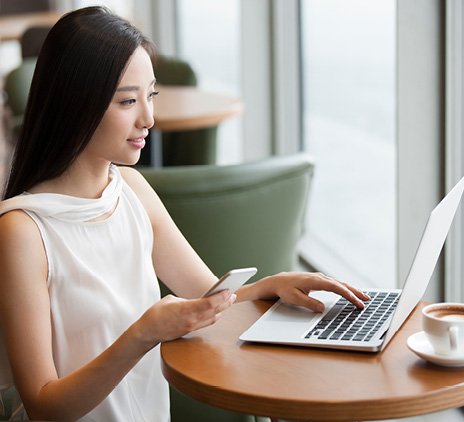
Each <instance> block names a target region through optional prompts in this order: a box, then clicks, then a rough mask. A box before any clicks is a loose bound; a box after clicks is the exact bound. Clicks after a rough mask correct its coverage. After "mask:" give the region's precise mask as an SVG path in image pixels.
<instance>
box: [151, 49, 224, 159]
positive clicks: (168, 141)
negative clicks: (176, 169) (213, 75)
mask: <svg viewBox="0 0 464 422" xmlns="http://www.w3.org/2000/svg"><path fill="white" fill-rule="evenodd" d="M154 72H155V76H156V80H157V82H158V83H160V84H162V85H181V86H196V85H197V76H196V74H195V71H194V70H193V68H192V67H191V66H190V64H189V63H187V62H186V61H184V60H181V59H179V58H176V57H170V56H163V55H159V56H158V57H157V60H156V63H155V65H154ZM155 121H156V117H155ZM155 127H156V123H155ZM161 139H162V151H163V166H180V165H192V164H193V165H194V164H214V163H216V151H217V147H216V143H217V126H213V127H209V128H203V129H194V130H184V131H163V132H162V133H161ZM142 154H144V152H142ZM145 164H146V162H145Z"/></svg>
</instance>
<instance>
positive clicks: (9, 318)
mask: <svg viewBox="0 0 464 422" xmlns="http://www.w3.org/2000/svg"><path fill="white" fill-rule="evenodd" d="M153 55H154V46H153V44H152V43H151V42H150V41H149V40H148V39H147V38H145V37H144V36H143V35H142V34H141V33H140V31H138V30H137V29H136V28H134V27H133V26H131V25H130V24H129V23H128V22H126V21H125V20H123V19H121V18H119V17H117V16H115V15H113V14H111V13H110V12H108V11H107V10H105V9H103V8H100V7H90V8H86V9H81V10H78V11H75V12H72V13H70V14H68V15H65V16H64V17H63V18H62V19H61V20H60V21H59V22H58V23H57V24H56V25H55V26H54V28H53V29H52V30H51V32H50V34H49V36H48V37H47V39H46V41H45V43H44V45H43V47H42V51H41V53H40V57H39V58H38V61H37V67H36V70H35V74H34V78H33V82H32V86H31V91H30V97H29V101H28V106H27V110H26V114H25V116H24V123H23V128H22V131H21V134H20V137H19V141H18V144H17V148H16V151H15V157H14V160H13V165H12V169H11V174H10V177H9V181H8V185H7V187H6V191H5V200H4V201H3V202H2V203H0V215H2V217H1V218H0V318H1V324H2V328H3V335H2V336H1V338H2V341H3V339H4V342H5V345H6V351H7V354H8V358H9V359H8V360H7V359H6V353H5V352H4V347H2V346H3V344H0V377H2V379H0V385H2V384H3V385H4V388H6V386H8V385H11V384H12V383H13V377H12V375H13V376H14V384H15V386H16V387H17V390H18V392H19V395H20V399H21V401H22V403H23V404H24V408H25V410H26V411H27V415H28V417H29V418H31V419H47V420H77V419H79V420H83V421H124V422H127V421H137V422H138V421H142V420H147V421H163V422H166V421H168V420H169V398H168V386H167V384H166V381H165V380H164V378H163V376H162V374H161V369H160V362H159V360H160V357H159V345H160V343H161V342H163V341H167V340H171V339H175V338H178V337H180V336H182V335H184V334H186V333H188V332H190V331H193V330H197V329H199V328H202V327H205V326H208V325H210V324H213V323H214V322H215V321H216V320H217V318H219V316H220V314H221V312H223V311H225V310H226V309H227V308H228V307H229V306H231V305H232V303H233V302H234V301H243V300H252V299H257V298H274V297H281V298H283V299H284V300H285V301H287V302H289V303H291V304H295V305H300V306H306V307H308V308H310V309H313V310H317V311H320V310H322V309H323V305H322V304H320V303H318V302H317V301H315V300H314V299H312V298H311V297H309V296H308V294H309V293H310V291H311V290H320V289H325V290H330V291H333V292H335V293H338V294H340V295H343V296H344V297H346V298H347V299H349V300H350V301H352V302H353V303H355V304H356V305H357V306H359V307H362V306H363V303H362V301H363V300H366V299H367V296H365V295H364V294H363V293H362V292H361V291H359V290H358V289H356V288H353V287H350V286H348V285H346V284H344V283H341V282H338V281H335V280H333V279H330V278H328V277H325V276H323V275H321V274H311V273H282V274H278V275H276V276H272V277H267V278H265V279H262V280H260V281H258V282H256V283H254V284H251V285H247V286H245V287H242V288H241V289H239V290H238V292H237V294H236V295H231V294H230V292H229V291H223V292H220V293H218V294H215V295H213V296H211V297H208V298H205V299H198V298H199V297H200V296H201V294H202V293H203V292H205V291H206V290H207V289H208V288H209V287H210V286H211V285H213V284H214V283H215V282H216V281H217V278H216V276H215V275H213V274H212V273H211V271H210V270H209V269H208V268H207V267H206V265H205V264H204V263H203V262H202V261H201V260H200V258H199V257H198V256H197V255H196V253H195V252H194V251H193V250H192V248H191V247H190V246H189V244H188V243H187V242H186V240H185V239H184V238H183V237H182V235H181V234H180V232H179V231H178V229H177V228H176V226H175V224H174V223H173V221H172V220H171V218H170V217H169V215H168V213H167V212H166V210H165V208H164V207H163V205H162V203H161V202H160V200H159V198H158V197H157V195H156V193H155V192H154V191H153V190H152V189H151V187H150V186H149V185H148V183H147V182H146V181H145V180H144V179H143V177H142V176H141V175H140V174H139V173H138V172H137V171H135V170H133V169H132V168H130V167H118V166H116V165H115V164H119V165H132V164H135V163H136V162H137V160H138V159H139V156H140V150H141V149H142V148H143V146H144V145H145V137H146V136H147V135H148V129H149V128H150V127H152V126H153V124H154V120H153V108H152V105H153V99H154V96H155V95H156V90H155V75H154V74H153V66H152V60H151V58H152V57H153ZM157 276H159V277H160V278H161V279H162V280H163V281H165V282H166V284H167V285H168V287H170V289H171V290H172V291H174V292H175V293H176V294H177V295H178V297H173V296H167V297H165V298H163V299H160V293H159V287H158V283H157ZM2 359H3V360H2Z"/></svg>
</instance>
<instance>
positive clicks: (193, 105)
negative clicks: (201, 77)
mask: <svg viewBox="0 0 464 422" xmlns="http://www.w3.org/2000/svg"><path fill="white" fill-rule="evenodd" d="M156 89H157V90H158V91H159V94H158V95H157V96H156V97H155V100H154V116H155V126H154V127H155V129H159V130H163V131H171V130H175V131H180V130H190V129H203V128H208V127H213V126H217V125H218V124H219V123H220V122H221V121H222V120H224V119H226V118H228V117H232V116H235V115H237V114H239V113H241V112H242V110H243V103H242V101H241V100H240V99H239V98H236V97H233V96H230V95H225V94H219V93H215V92H209V91H204V90H201V89H199V88H197V87H190V86H164V85H157V88H156Z"/></svg>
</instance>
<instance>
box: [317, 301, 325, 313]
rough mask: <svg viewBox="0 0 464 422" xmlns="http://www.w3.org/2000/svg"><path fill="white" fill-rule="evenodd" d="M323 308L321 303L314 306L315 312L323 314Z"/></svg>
mask: <svg viewBox="0 0 464 422" xmlns="http://www.w3.org/2000/svg"><path fill="white" fill-rule="evenodd" d="M324 309H325V306H324V305H323V304H322V303H318V304H317V306H316V310H317V312H324Z"/></svg>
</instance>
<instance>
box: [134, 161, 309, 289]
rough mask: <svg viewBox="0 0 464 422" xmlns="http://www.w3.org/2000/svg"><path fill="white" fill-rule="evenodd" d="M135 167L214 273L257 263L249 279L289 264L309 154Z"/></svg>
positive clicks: (304, 197)
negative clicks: (226, 162) (218, 163)
mask: <svg viewBox="0 0 464 422" xmlns="http://www.w3.org/2000/svg"><path fill="white" fill-rule="evenodd" d="M138 169H139V171H140V172H141V173H142V174H143V176H144V177H145V178H146V179H147V181H148V182H149V183H150V185H151V186H152V187H153V188H154V190H155V191H156V192H157V193H158V195H159V196H160V198H161V200H162V201H163V203H164V205H165V206H166V208H167V210H168V211H169V213H170V214H171V216H172V218H173V219H174V221H175V222H176V224H177V226H178V227H179V229H180V230H181V231H182V232H183V234H184V236H185V237H186V238H187V240H188V241H189V242H190V244H191V245H192V247H193V248H194V249H195V250H196V251H197V253H198V254H199V255H200V257H201V258H202V259H203V260H204V261H205V262H206V264H207V265H208V266H209V267H210V268H211V270H212V271H213V272H214V273H215V274H216V275H217V276H221V275H223V274H224V273H226V272H227V271H229V270H230V269H232V268H239V267H257V268H258V274H257V275H256V276H255V277H253V278H252V279H251V280H250V282H252V281H256V280H257V279H258V278H262V277H265V276H267V275H272V274H276V273H278V272H281V271H291V270H293V269H294V268H295V264H296V259H297V254H296V247H297V243H298V240H299V239H300V236H301V234H302V228H303V218H304V214H305V209H306V204H307V198H308V192H309V187H310V183H311V179H312V175H313V170H314V162H313V160H312V158H311V157H309V156H307V155H305V154H295V155H287V156H274V157H270V158H266V159H263V160H259V161H254V162H248V163H244V164H237V165H228V166H215V165H207V166H183V167H169V168H151V167H138ZM165 291H166V290H165Z"/></svg>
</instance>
